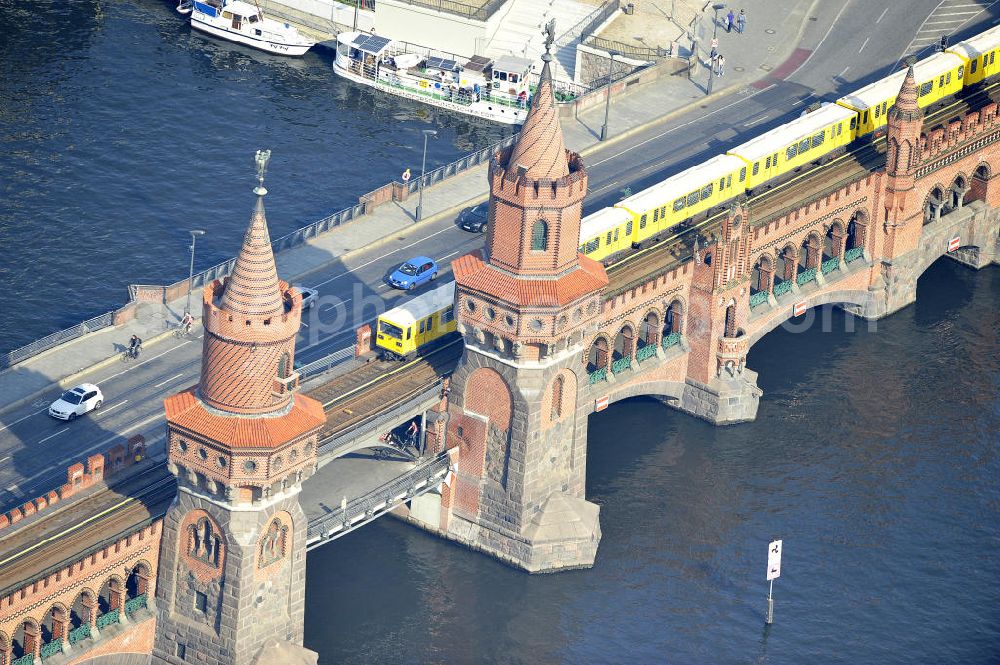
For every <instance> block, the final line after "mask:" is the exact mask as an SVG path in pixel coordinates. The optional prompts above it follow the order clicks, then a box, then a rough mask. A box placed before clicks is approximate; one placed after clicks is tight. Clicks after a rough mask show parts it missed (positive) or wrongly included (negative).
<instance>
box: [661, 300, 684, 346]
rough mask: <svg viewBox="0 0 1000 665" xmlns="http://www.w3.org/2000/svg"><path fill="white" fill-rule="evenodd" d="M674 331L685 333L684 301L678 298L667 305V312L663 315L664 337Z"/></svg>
mask: <svg viewBox="0 0 1000 665" xmlns="http://www.w3.org/2000/svg"><path fill="white" fill-rule="evenodd" d="M672 333H677V334H678V335H683V334H684V303H683V302H682V301H681V300H679V299H677V298H675V299H674V300H672V301H670V304H669V305H667V312H666V315H665V316H664V317H663V335H664V337H666V336H667V335H670V334H672Z"/></svg>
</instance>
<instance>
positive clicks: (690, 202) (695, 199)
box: [688, 192, 698, 206]
mask: <svg viewBox="0 0 1000 665" xmlns="http://www.w3.org/2000/svg"><path fill="white" fill-rule="evenodd" d="M697 202H698V192H691V193H690V194H688V205H689V206H693V205H694V204H695V203H697Z"/></svg>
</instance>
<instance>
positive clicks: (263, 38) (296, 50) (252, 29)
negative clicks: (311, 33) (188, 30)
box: [178, 0, 316, 55]
mask: <svg viewBox="0 0 1000 665" xmlns="http://www.w3.org/2000/svg"><path fill="white" fill-rule="evenodd" d="M193 5H194V6H193V9H192V11H191V27H192V28H195V29H196V30H201V31H202V32H205V33H208V34H210V35H213V36H215V37H220V38H222V39H226V40H228V41H231V42H236V43H237V44H245V45H247V46H252V47H253V48H257V49H260V50H262V51H267V52H268V53H278V54H280V55H302V54H303V53H305V52H306V51H308V50H309V49H310V48H312V47H313V45H314V44H315V43H316V42H315V41H313V40H311V39H307V38H306V37H304V36H302V35H300V34H299V31H298V30H296V29H295V27H294V26H291V25H289V24H287V23H283V22H281V21H277V20H275V19H272V18H267V17H266V16H264V13H263V12H262V11H261V9H260V7H259V6H257V5H256V3H254V4H251V3H249V2H243V0H194V2H193ZM178 11H181V8H180V6H178Z"/></svg>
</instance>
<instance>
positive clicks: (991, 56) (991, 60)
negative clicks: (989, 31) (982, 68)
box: [990, 51, 997, 65]
mask: <svg viewBox="0 0 1000 665" xmlns="http://www.w3.org/2000/svg"><path fill="white" fill-rule="evenodd" d="M995 57H997V52H996V51H993V52H992V53H990V64H991V65H992V64H993V58H995Z"/></svg>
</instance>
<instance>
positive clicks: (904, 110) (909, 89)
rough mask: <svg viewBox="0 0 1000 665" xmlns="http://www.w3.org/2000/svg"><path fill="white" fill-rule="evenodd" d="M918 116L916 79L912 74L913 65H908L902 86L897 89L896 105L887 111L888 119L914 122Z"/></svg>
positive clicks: (919, 114)
mask: <svg viewBox="0 0 1000 665" xmlns="http://www.w3.org/2000/svg"><path fill="white" fill-rule="evenodd" d="M920 116H921V113H920V106H919V105H918V104H917V79H916V77H915V76H914V74H913V65H910V67H909V69H907V70H906V76H905V77H904V78H903V85H902V86H901V87H900V88H899V94H898V95H896V103H895V104H893V105H892V109H890V110H889V118H890V119H893V120H895V119H899V120H915V119H917V118H919V117H920Z"/></svg>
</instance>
